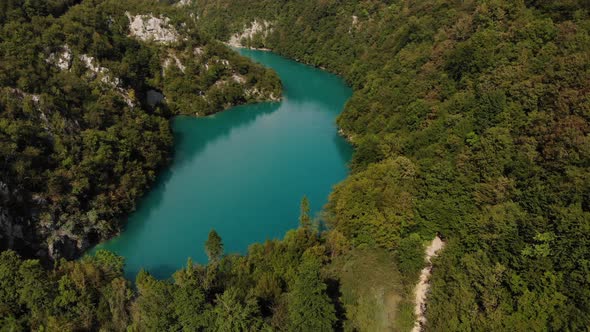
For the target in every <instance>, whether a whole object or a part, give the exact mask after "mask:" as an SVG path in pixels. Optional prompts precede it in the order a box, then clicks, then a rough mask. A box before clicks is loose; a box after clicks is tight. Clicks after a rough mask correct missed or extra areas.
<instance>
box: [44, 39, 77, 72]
mask: <svg viewBox="0 0 590 332" xmlns="http://www.w3.org/2000/svg"><path fill="white" fill-rule="evenodd" d="M72 60H74V56H73V54H72V50H71V49H70V47H69V46H68V45H64V46H63V47H62V49H61V51H60V52H59V53H51V54H50V55H49V57H48V58H47V59H45V61H46V62H47V63H50V64H53V65H55V66H56V67H57V68H59V69H61V70H68V69H70V67H71V66H72Z"/></svg>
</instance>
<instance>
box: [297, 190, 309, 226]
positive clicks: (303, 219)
mask: <svg viewBox="0 0 590 332" xmlns="http://www.w3.org/2000/svg"><path fill="white" fill-rule="evenodd" d="M299 211H300V212H299V226H300V227H303V228H304V229H310V228H311V217H310V216H309V211H310V208H309V200H308V199H307V196H303V198H302V199H301V206H300V208H299Z"/></svg>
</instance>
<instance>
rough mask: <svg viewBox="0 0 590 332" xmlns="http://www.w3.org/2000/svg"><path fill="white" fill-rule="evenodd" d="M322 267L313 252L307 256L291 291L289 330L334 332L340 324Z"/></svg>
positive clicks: (304, 257)
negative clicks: (328, 293) (333, 328)
mask: <svg viewBox="0 0 590 332" xmlns="http://www.w3.org/2000/svg"><path fill="white" fill-rule="evenodd" d="M320 267H321V263H320V261H319V259H318V258H317V257H314V256H313V255H312V254H310V253H309V254H305V255H304V256H303V261H302V262H301V265H300V266H299V271H298V273H297V276H296V277H295V281H294V282H293V285H292V286H291V291H290V292H289V331H331V330H332V326H333V325H334V323H335V322H336V315H335V310H334V305H333V304H332V303H331V302H330V298H329V297H328V296H327V294H326V288H327V286H326V284H325V283H324V282H323V281H322V280H321V278H320V275H319V270H320Z"/></svg>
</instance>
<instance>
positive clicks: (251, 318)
mask: <svg viewBox="0 0 590 332" xmlns="http://www.w3.org/2000/svg"><path fill="white" fill-rule="evenodd" d="M215 302H216V305H215V308H214V309H213V316H214V326H213V330H215V331H219V332H234V331H260V328H261V326H262V322H261V321H260V319H259V318H258V315H259V313H258V304H256V299H255V298H254V297H253V296H247V297H246V299H245V300H243V301H242V300H240V296H239V292H238V290H237V289H236V288H228V289H226V290H225V292H223V294H221V295H217V298H216V300H215Z"/></svg>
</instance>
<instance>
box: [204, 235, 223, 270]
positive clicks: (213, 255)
mask: <svg viewBox="0 0 590 332" xmlns="http://www.w3.org/2000/svg"><path fill="white" fill-rule="evenodd" d="M205 252H207V257H209V261H211V262H216V261H218V260H219V259H220V258H221V255H223V242H222V241H221V237H220V236H219V234H217V232H216V231H215V230H214V229H212V230H211V232H209V237H208V238H207V241H206V242H205Z"/></svg>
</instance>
